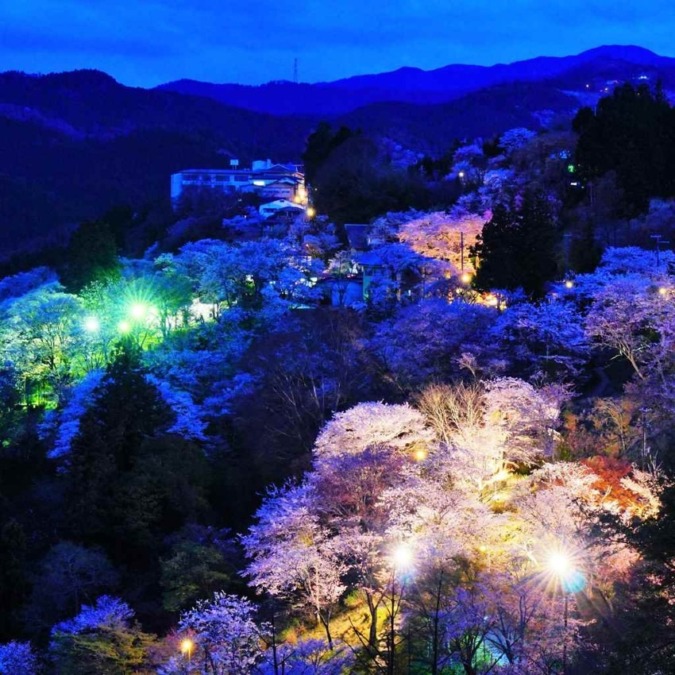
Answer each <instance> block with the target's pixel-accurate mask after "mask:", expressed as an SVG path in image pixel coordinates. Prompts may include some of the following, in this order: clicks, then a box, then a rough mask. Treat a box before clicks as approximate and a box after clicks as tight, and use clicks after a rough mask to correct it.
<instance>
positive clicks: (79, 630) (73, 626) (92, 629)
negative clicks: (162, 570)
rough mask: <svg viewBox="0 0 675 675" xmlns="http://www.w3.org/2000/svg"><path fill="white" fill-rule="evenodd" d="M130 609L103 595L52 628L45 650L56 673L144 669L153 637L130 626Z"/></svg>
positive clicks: (132, 614)
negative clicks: (47, 647) (47, 649)
mask: <svg viewBox="0 0 675 675" xmlns="http://www.w3.org/2000/svg"><path fill="white" fill-rule="evenodd" d="M133 616H134V612H133V610H132V609H131V608H130V607H129V606H128V605H127V604H126V603H125V602H123V601H122V600H120V599H119V598H114V597H111V596H107V595H103V596H101V597H100V598H99V599H98V600H97V601H96V603H95V604H94V605H83V606H82V609H81V611H80V613H79V614H78V615H77V616H75V617H74V618H73V619H69V620H68V621H63V622H61V623H59V624H57V625H56V626H54V628H53V629H52V634H51V642H50V646H49V651H50V654H51V657H52V659H53V660H54V661H55V663H56V668H57V672H68V673H74V674H77V675H79V674H81V675H85V674H86V673H92V672H109V673H115V672H128V671H130V670H137V669H140V668H143V667H145V666H147V662H148V652H147V650H148V647H149V646H150V644H151V643H152V640H153V636H151V635H148V634H146V633H142V632H141V631H140V629H139V627H138V626H137V625H135V624H132V623H131V622H132V619H133Z"/></svg>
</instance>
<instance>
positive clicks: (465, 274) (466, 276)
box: [460, 272, 471, 284]
mask: <svg viewBox="0 0 675 675" xmlns="http://www.w3.org/2000/svg"><path fill="white" fill-rule="evenodd" d="M460 279H461V280H462V283H463V284H468V283H471V273H470V272H463V273H462V276H461V277H460Z"/></svg>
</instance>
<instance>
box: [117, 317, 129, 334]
mask: <svg viewBox="0 0 675 675" xmlns="http://www.w3.org/2000/svg"><path fill="white" fill-rule="evenodd" d="M117 330H118V331H119V332H120V333H122V335H126V334H127V333H130V332H131V324H130V323H129V322H128V321H126V320H124V319H123V320H122V321H120V322H119V323H118V324H117Z"/></svg>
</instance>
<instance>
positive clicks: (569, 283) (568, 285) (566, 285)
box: [565, 279, 574, 288]
mask: <svg viewBox="0 0 675 675" xmlns="http://www.w3.org/2000/svg"><path fill="white" fill-rule="evenodd" d="M565 288H574V282H573V281H571V280H570V279H568V280H567V281H566V282H565Z"/></svg>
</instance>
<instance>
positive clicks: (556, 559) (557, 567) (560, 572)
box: [548, 551, 573, 580]
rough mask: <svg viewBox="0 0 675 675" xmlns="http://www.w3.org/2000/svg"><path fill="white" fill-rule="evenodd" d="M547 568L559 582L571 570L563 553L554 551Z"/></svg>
mask: <svg viewBox="0 0 675 675" xmlns="http://www.w3.org/2000/svg"><path fill="white" fill-rule="evenodd" d="M548 568H549V569H550V570H551V572H553V574H554V575H555V576H556V577H557V578H558V579H560V580H564V579H565V578H566V577H567V576H568V575H569V574H570V572H571V571H572V569H573V568H572V562H571V560H570V558H569V556H568V555H567V554H566V553H564V552H563V551H555V552H553V553H552V554H551V555H550V557H549V559H548Z"/></svg>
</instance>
